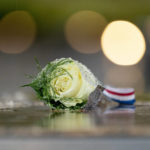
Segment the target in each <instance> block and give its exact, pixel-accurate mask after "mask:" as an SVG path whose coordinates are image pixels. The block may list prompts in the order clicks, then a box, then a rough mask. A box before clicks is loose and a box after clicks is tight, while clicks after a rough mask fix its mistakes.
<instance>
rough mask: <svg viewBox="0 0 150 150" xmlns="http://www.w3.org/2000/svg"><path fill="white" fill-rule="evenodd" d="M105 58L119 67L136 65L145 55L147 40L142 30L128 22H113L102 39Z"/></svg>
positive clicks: (107, 27)
mask: <svg viewBox="0 0 150 150" xmlns="http://www.w3.org/2000/svg"><path fill="white" fill-rule="evenodd" d="M101 45H102V49H103V52H104V54H105V56H106V57H107V58H108V59H109V60H110V61H112V62H113V63H115V64H118V65H134V64H136V63H138V62H139V61H140V60H141V59H142V57H143V56H144V53H145V47H146V46H145V39H144V36H143V34H142V32H141V31H140V29H139V28H138V27H137V26H135V25H134V24H132V23H130V22H128V21H113V22H111V23H110V24H108V25H107V26H106V28H105V30H104V32H103V34H102V37H101Z"/></svg>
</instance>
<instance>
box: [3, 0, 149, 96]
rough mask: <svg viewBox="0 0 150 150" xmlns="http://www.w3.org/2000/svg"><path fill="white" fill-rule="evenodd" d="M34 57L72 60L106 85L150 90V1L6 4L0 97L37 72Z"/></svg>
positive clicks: (17, 0) (19, 0) (20, 0)
mask: <svg viewBox="0 0 150 150" xmlns="http://www.w3.org/2000/svg"><path fill="white" fill-rule="evenodd" d="M34 57H37V58H38V60H39V62H40V64H41V66H42V67H44V66H45V65H46V64H47V63H48V62H49V61H52V60H54V59H56V58H61V57H72V58H73V59H76V60H79V61H81V62H82V63H84V64H85V65H87V66H88V67H89V68H90V69H91V71H92V72H93V73H94V74H95V75H96V76H97V77H98V78H99V80H101V81H102V82H103V83H104V84H105V85H106V84H109V85H112V86H117V87H134V88H135V89H136V91H137V93H149V92H150V84H149V82H150V79H149V76H150V70H149V66H150V1H149V0H132V1H130V0H126V1H124V0H76V1H70V0H59V1H58V0H1V1H0V96H3V95H5V94H7V93H14V92H16V91H20V90H21V91H28V92H33V91H32V90H31V89H29V88H21V87H20V86H21V85H23V84H25V83H28V82H30V80H29V79H27V78H26V76H25V74H36V73H37V70H36V65H35V61H34Z"/></svg>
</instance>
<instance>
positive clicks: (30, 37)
mask: <svg viewBox="0 0 150 150" xmlns="http://www.w3.org/2000/svg"><path fill="white" fill-rule="evenodd" d="M35 34H36V25H35V22H34V20H33V18H32V16H31V15H30V14H29V13H27V12H26V11H13V12H11V13H9V14H7V15H6V16H4V18H3V19H2V20H1V22H0V50H1V51H2V52H5V53H10V54H15V53H21V52H23V51H25V50H27V49H28V48H29V47H30V46H31V44H32V43H33V41H34V39H35Z"/></svg>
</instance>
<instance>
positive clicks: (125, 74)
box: [104, 66, 145, 92]
mask: <svg viewBox="0 0 150 150" xmlns="http://www.w3.org/2000/svg"><path fill="white" fill-rule="evenodd" d="M104 83H105V84H107V85H112V86H115V87H133V88H135V89H136V91H140V92H141V91H143V90H144V88H145V81H144V75H143V73H142V71H141V69H140V68H139V67H137V66H136V67H135V66H134V67H119V66H113V67H109V68H108V69H107V71H106V75H105V77H104Z"/></svg>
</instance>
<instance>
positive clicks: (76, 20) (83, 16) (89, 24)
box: [65, 11, 107, 53]
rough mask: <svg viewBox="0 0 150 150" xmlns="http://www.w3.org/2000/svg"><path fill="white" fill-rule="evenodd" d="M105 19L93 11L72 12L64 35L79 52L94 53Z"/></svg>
mask: <svg viewBox="0 0 150 150" xmlns="http://www.w3.org/2000/svg"><path fill="white" fill-rule="evenodd" d="M106 24H107V21H106V19H105V18H104V17H103V16H102V15H100V14H99V13H96V12H93V11H79V12H77V13H75V14H73V15H72V16H71V17H70V18H69V19H68V20H67V23H66V25H65V36H66V39H67V41H68V43H69V44H70V46H71V47H72V48H73V49H75V50H77V51H79V52H80V53H96V52H98V51H99V50H100V45H99V37H100V36H101V34H102V32H103V29H104V27H105V26H106Z"/></svg>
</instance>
